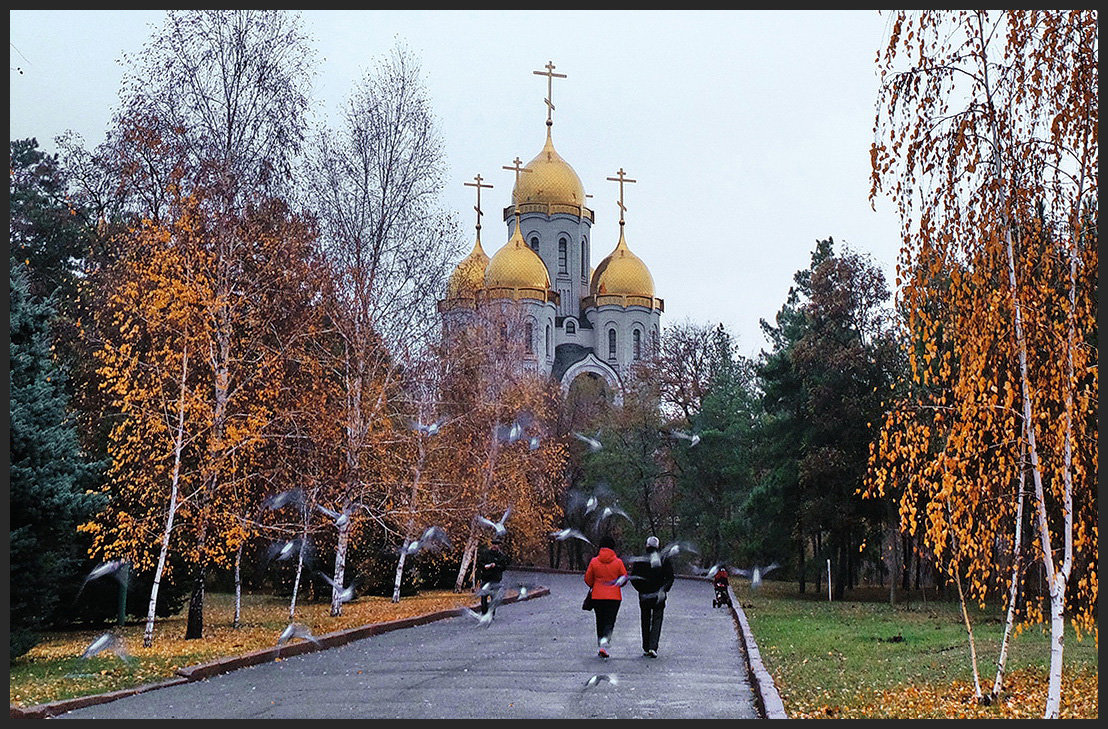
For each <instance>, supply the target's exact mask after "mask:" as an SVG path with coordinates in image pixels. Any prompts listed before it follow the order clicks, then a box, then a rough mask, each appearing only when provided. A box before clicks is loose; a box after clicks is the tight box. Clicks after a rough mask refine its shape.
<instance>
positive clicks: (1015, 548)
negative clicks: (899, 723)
mask: <svg viewBox="0 0 1108 729" xmlns="http://www.w3.org/2000/svg"><path fill="white" fill-rule="evenodd" d="M1025 475H1026V469H1025V468H1024V467H1023V463H1022V459H1021V462H1020V478H1019V494H1018V498H1017V500H1016V533H1015V537H1014V543H1013V545H1012V578H1011V579H1012V584H1011V585H1010V586H1009V587H1008V610H1007V615H1006V617H1005V619H1004V636H1003V637H1002V638H1001V640H1000V656H999V657H998V658H997V661H996V678H995V679H994V680H993V691H992V698H994V699H995V698H997V697H998V696H1000V691H1001V689H1002V688H1004V670H1005V666H1006V665H1007V663H1008V643H1009V639H1010V637H1011V635H1012V629H1013V627H1015V623H1016V597H1017V596H1018V595H1019V579H1020V556H1021V554H1022V553H1023V502H1024V494H1023V489H1024V485H1025V483H1026V479H1025Z"/></svg>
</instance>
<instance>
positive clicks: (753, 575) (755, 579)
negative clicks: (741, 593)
mask: <svg viewBox="0 0 1108 729" xmlns="http://www.w3.org/2000/svg"><path fill="white" fill-rule="evenodd" d="M780 566H781V565H779V564H777V563H776V562H774V563H773V564H771V565H767V566H765V567H763V566H761V565H754V567H752V568H751V569H748V570H746V569H739V570H735V571H736V572H737V573H738V574H740V575H742V576H743V577H749V578H750V586H751V587H752V588H754V589H755V590H757V589H758V588H759V587H761V586H762V578H763V577H765V576H766V575H768V574H769V573H770V572H772V571H773V570H775V569H777V568H778V567H780Z"/></svg>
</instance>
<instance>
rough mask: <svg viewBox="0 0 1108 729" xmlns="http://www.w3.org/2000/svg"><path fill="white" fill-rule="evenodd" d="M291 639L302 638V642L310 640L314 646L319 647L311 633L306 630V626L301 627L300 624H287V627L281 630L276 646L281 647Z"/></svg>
mask: <svg viewBox="0 0 1108 729" xmlns="http://www.w3.org/2000/svg"><path fill="white" fill-rule="evenodd" d="M293 638H303V639H304V640H310V641H311V642H313V643H315V644H316V645H319V641H318V640H316V637H315V636H314V635H312V631H311V630H309V629H308V626H306V625H301V624H300V623H289V624H288V627H287V628H285V629H284V630H282V631H281V635H280V636H278V638H277V645H278V646H282V645H284V644H285V643H288V642H289V641H290V640H292V639H293Z"/></svg>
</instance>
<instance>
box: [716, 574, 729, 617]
mask: <svg viewBox="0 0 1108 729" xmlns="http://www.w3.org/2000/svg"><path fill="white" fill-rule="evenodd" d="M712 584H713V585H714V586H715V588H716V594H715V596H714V597H712V607H714V608H717V607H720V606H721V605H727V606H728V607H730V606H731V594H730V593H729V592H728V591H727V588H728V585H730V581H729V580H728V579H727V570H725V569H722V568H720V570H719V572H717V573H716V576H715V579H714V580H713V582H712Z"/></svg>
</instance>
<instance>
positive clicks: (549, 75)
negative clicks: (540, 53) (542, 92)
mask: <svg viewBox="0 0 1108 729" xmlns="http://www.w3.org/2000/svg"><path fill="white" fill-rule="evenodd" d="M544 68H546V70H545V71H532V72H531V73H533V74H535V75H536V76H546V126H548V127H549V126H551V125H553V124H554V121H553V119H551V116H550V115H551V112H553V111H554V100H553V97H554V79H556V78H566V75H565V74H564V73H554V61H547V62H546V66H544Z"/></svg>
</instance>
